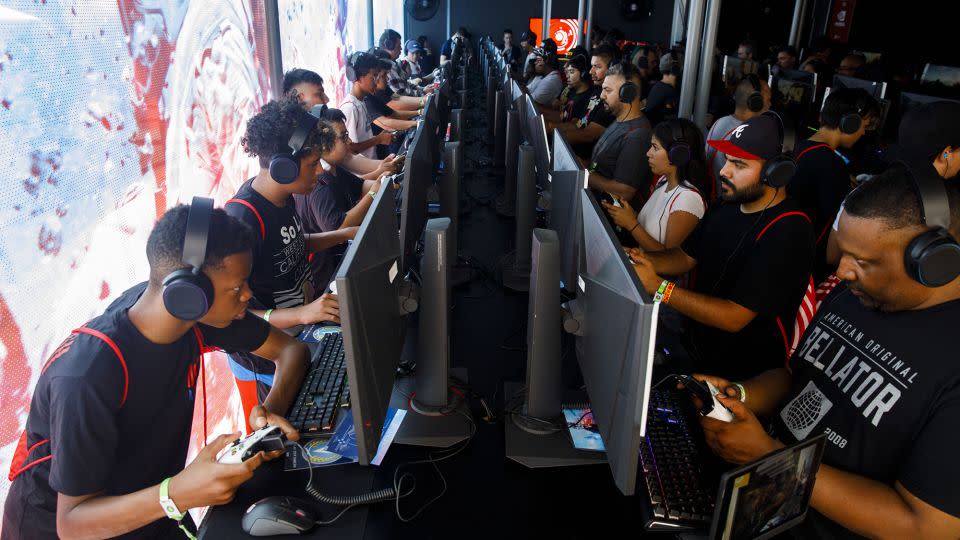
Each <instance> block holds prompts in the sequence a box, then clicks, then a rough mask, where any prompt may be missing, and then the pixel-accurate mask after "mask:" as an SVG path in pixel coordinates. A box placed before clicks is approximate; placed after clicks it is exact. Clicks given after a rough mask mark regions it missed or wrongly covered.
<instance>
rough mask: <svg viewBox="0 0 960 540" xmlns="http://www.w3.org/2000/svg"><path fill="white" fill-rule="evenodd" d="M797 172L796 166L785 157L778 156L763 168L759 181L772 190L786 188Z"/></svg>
mask: <svg viewBox="0 0 960 540" xmlns="http://www.w3.org/2000/svg"><path fill="white" fill-rule="evenodd" d="M796 172H797V164H796V163H794V161H793V160H792V159H790V158H788V157H786V156H778V157H775V158H773V159H771V160H769V161H767V162H766V163H765V164H764V166H763V172H762V173H761V180H762V181H763V182H764V183H766V184H767V185H768V186H770V187H772V188H783V187H787V184H789V183H790V181H791V180H793V175H794V174H795V173H796Z"/></svg>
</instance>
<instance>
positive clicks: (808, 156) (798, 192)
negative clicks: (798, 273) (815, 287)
mask: <svg viewBox="0 0 960 540" xmlns="http://www.w3.org/2000/svg"><path fill="white" fill-rule="evenodd" d="M794 155H795V156H797V173H796V174H795V175H794V177H793V180H791V181H790V184H788V185H787V193H789V194H790V198H792V199H793V200H794V201H796V202H797V204H799V205H800V208H801V209H802V210H803V211H804V212H805V213H806V214H807V215H808V216H810V220H811V221H812V222H813V232H814V234H815V235H816V238H817V251H816V259H815V261H814V272H813V274H814V281H816V282H817V283H819V282H820V281H822V280H823V279H824V278H826V277H827V276H828V275H830V274H831V273H833V270H835V269H836V268H835V267H834V268H829V267H828V266H827V264H826V253H827V250H826V246H827V236H828V235H829V234H830V226H831V225H832V224H833V220H834V218H836V216H837V212H839V211H840V205H842V204H843V199H844V198H845V197H846V196H847V193H850V171H849V169H848V168H847V164H846V162H845V161H844V158H843V157H841V156H840V154H838V153H836V152H835V151H834V150H833V148H831V147H830V146H829V145H826V144H823V143H818V142H815V141H810V140H806V141H799V142H798V143H797V145H796V148H794Z"/></svg>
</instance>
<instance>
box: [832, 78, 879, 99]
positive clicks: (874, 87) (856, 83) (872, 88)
mask: <svg viewBox="0 0 960 540" xmlns="http://www.w3.org/2000/svg"><path fill="white" fill-rule="evenodd" d="M830 88H831V89H833V88H862V89H864V90H866V91H867V92H868V93H869V94H870V95H871V96H873V97H874V98H876V99H883V98H884V97H885V96H886V93H887V83H885V82H875V81H868V80H865V79H858V78H856V77H847V76H846V75H834V76H833V86H831V87H830ZM823 99H824V101H826V99H827V96H826V95H824V96H823Z"/></svg>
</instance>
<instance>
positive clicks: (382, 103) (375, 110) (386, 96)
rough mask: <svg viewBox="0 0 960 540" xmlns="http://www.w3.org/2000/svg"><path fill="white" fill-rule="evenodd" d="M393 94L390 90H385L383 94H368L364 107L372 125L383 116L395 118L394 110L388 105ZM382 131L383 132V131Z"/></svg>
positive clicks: (364, 99)
mask: <svg viewBox="0 0 960 540" xmlns="http://www.w3.org/2000/svg"><path fill="white" fill-rule="evenodd" d="M391 97H392V94H391V93H390V91H389V90H383V91H381V92H376V93H374V94H367V95H366V96H365V97H364V98H363V105H364V106H365V107H366V108H367V116H368V117H369V118H370V123H371V124H372V125H374V126H375V127H380V126H377V125H376V124H373V121H374V120H376V119H377V118H380V117H381V116H386V117H388V118H389V117H391V116H393V109H391V108H390V106H389V105H387V103H389V102H390V98H391ZM381 131H382V130H381Z"/></svg>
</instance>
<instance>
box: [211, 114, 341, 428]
mask: <svg viewBox="0 0 960 540" xmlns="http://www.w3.org/2000/svg"><path fill="white" fill-rule="evenodd" d="M318 121H319V119H318V118H317V117H315V116H313V115H312V114H310V113H308V112H307V111H305V110H304V109H303V106H302V104H301V102H300V101H299V99H298V98H297V96H295V95H289V96H284V97H283V98H282V99H281V100H280V101H271V102H269V103H267V104H266V105H264V106H263V109H261V110H260V112H259V113H258V114H257V115H256V116H254V117H253V118H251V119H250V121H249V122H247V131H246V133H245V134H244V136H243V148H244V150H245V151H246V152H247V154H249V155H251V156H256V157H257V158H258V159H259V161H260V172H259V173H258V174H257V176H255V177H253V178H251V179H250V180H247V181H246V182H245V183H244V184H243V185H241V186H240V189H238V190H237V193H236V195H234V198H233V199H230V200H229V201H227V203H226V204H225V206H224V208H225V209H226V211H227V213H228V214H230V215H232V216H234V217H236V218H238V219H239V220H241V221H243V222H244V223H246V224H247V225H249V226H250V228H251V229H253V231H254V239H253V270H252V272H251V274H250V288H251V289H252V290H253V299H252V301H251V302H252V304H251V308H252V309H253V313H255V314H256V315H259V316H261V317H263V318H264V319H265V320H266V321H268V322H269V323H270V324H272V325H273V326H275V327H277V328H281V329H285V330H287V331H288V332H290V333H291V334H296V333H297V332H298V331H299V329H300V328H301V327H302V326H303V325H306V324H312V323H317V322H324V321H332V322H339V320H340V319H339V313H340V312H339V306H338V304H337V298H336V296H334V295H332V294H322V293H323V291H324V290H325V289H326V286H327V284H326V283H319V284H315V283H314V282H313V279H312V275H311V272H310V265H309V261H308V256H309V254H310V253H314V252H321V251H323V250H326V249H330V248H332V247H334V246H337V245H340V244H343V243H345V242H346V241H347V240H349V239H351V238H353V235H354V234H356V230H357V229H356V227H353V228H349V229H343V230H338V231H332V232H327V233H317V234H305V233H304V229H303V222H302V221H301V219H300V217H299V216H298V215H297V211H296V205H295V203H294V200H293V195H294V194H297V193H299V194H307V193H310V192H311V191H313V189H314V188H315V187H316V186H317V182H318V177H319V170H318V169H319V167H318V165H319V162H320V146H319V140H320V136H319V133H318V131H317V122H318ZM230 369H231V371H233V374H234V377H235V378H236V381H237V387H238V388H239V389H240V399H241V401H242V405H243V408H244V410H245V411H247V410H250V409H252V408H253V407H254V406H255V405H256V404H257V403H258V402H259V401H262V400H264V399H265V398H266V396H267V395H268V393H269V391H270V388H271V387H272V386H273V384H274V381H275V379H276V376H275V374H274V367H273V364H272V363H271V362H268V361H266V360H265V359H263V358H260V357H258V356H256V355H252V354H247V353H237V354H232V355H230Z"/></svg>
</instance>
